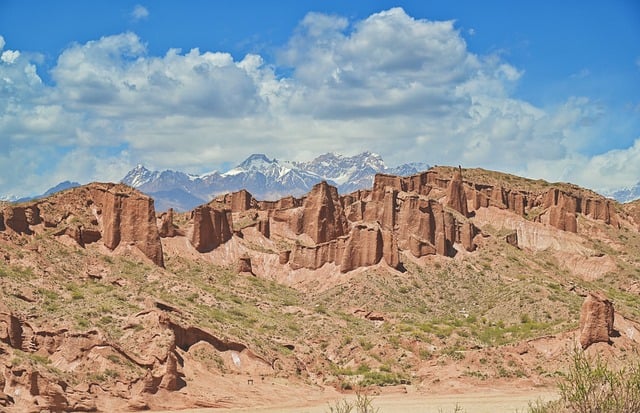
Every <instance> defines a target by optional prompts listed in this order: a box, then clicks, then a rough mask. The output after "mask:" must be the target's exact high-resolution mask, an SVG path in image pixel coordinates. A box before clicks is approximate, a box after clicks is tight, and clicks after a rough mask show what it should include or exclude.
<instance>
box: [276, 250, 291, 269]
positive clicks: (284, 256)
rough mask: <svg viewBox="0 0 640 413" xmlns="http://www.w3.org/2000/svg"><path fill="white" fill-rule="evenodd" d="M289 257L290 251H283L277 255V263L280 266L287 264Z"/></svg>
mask: <svg viewBox="0 0 640 413" xmlns="http://www.w3.org/2000/svg"><path fill="white" fill-rule="evenodd" d="M290 257H291V250H284V251H280V252H279V253H278V262H279V263H280V264H282V265H284V264H286V263H288V262H289V258H290Z"/></svg>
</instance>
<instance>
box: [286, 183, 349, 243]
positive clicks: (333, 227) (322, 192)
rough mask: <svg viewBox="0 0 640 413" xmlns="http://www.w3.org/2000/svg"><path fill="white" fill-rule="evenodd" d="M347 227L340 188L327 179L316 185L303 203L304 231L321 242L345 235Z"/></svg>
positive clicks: (317, 241) (315, 240)
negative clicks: (339, 195) (339, 193)
mask: <svg viewBox="0 0 640 413" xmlns="http://www.w3.org/2000/svg"><path fill="white" fill-rule="evenodd" d="M347 228H348V225H347V220H346V217H345V215H344V211H343V209H342V204H341V203H340V198H339V197H338V190H337V189H336V188H335V187H333V186H331V185H329V184H327V183H326V182H325V181H323V182H320V183H319V184H316V185H314V187H313V189H312V190H311V192H310V193H309V195H308V196H307V197H306V199H305V201H304V204H303V211H302V231H304V233H305V234H307V235H309V236H310V237H311V239H312V240H313V241H314V242H315V243H317V244H320V243H324V242H327V241H331V240H334V239H336V238H338V237H340V236H343V235H345V234H346V232H347ZM299 229H300V228H296V230H299ZM298 233H300V232H298Z"/></svg>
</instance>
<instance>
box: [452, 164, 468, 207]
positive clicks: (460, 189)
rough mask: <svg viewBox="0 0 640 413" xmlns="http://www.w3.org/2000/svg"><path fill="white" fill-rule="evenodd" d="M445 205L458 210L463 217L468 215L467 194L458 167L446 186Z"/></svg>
mask: <svg viewBox="0 0 640 413" xmlns="http://www.w3.org/2000/svg"><path fill="white" fill-rule="evenodd" d="M447 206H448V207H449V208H451V209H453V210H456V211H458V212H459V213H461V214H462V215H463V216H464V217H467V216H469V211H468V209H467V195H466V193H465V190H464V184H463V182H462V168H458V171H456V172H455V173H454V174H453V178H452V179H451V181H449V185H448V186H447Z"/></svg>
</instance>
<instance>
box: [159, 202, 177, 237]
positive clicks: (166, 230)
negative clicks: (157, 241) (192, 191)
mask: <svg viewBox="0 0 640 413" xmlns="http://www.w3.org/2000/svg"><path fill="white" fill-rule="evenodd" d="M158 232H159V235H160V237H161V238H171V237H175V236H176V235H177V233H176V227H175V226H174V225H173V208H169V210H168V211H167V212H165V213H163V214H161V215H160V219H159V228H158Z"/></svg>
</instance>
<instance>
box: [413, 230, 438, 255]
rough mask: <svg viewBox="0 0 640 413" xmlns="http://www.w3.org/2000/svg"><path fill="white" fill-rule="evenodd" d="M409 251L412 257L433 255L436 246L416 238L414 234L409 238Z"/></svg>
mask: <svg viewBox="0 0 640 413" xmlns="http://www.w3.org/2000/svg"><path fill="white" fill-rule="evenodd" d="M408 244H409V251H410V252H411V253H412V254H413V256H414V257H424V256H425V255H435V253H436V248H435V246H434V245H433V244H431V243H430V242H428V241H425V240H422V239H418V238H417V237H415V236H414V235H411V237H410V238H409V243H408Z"/></svg>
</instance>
